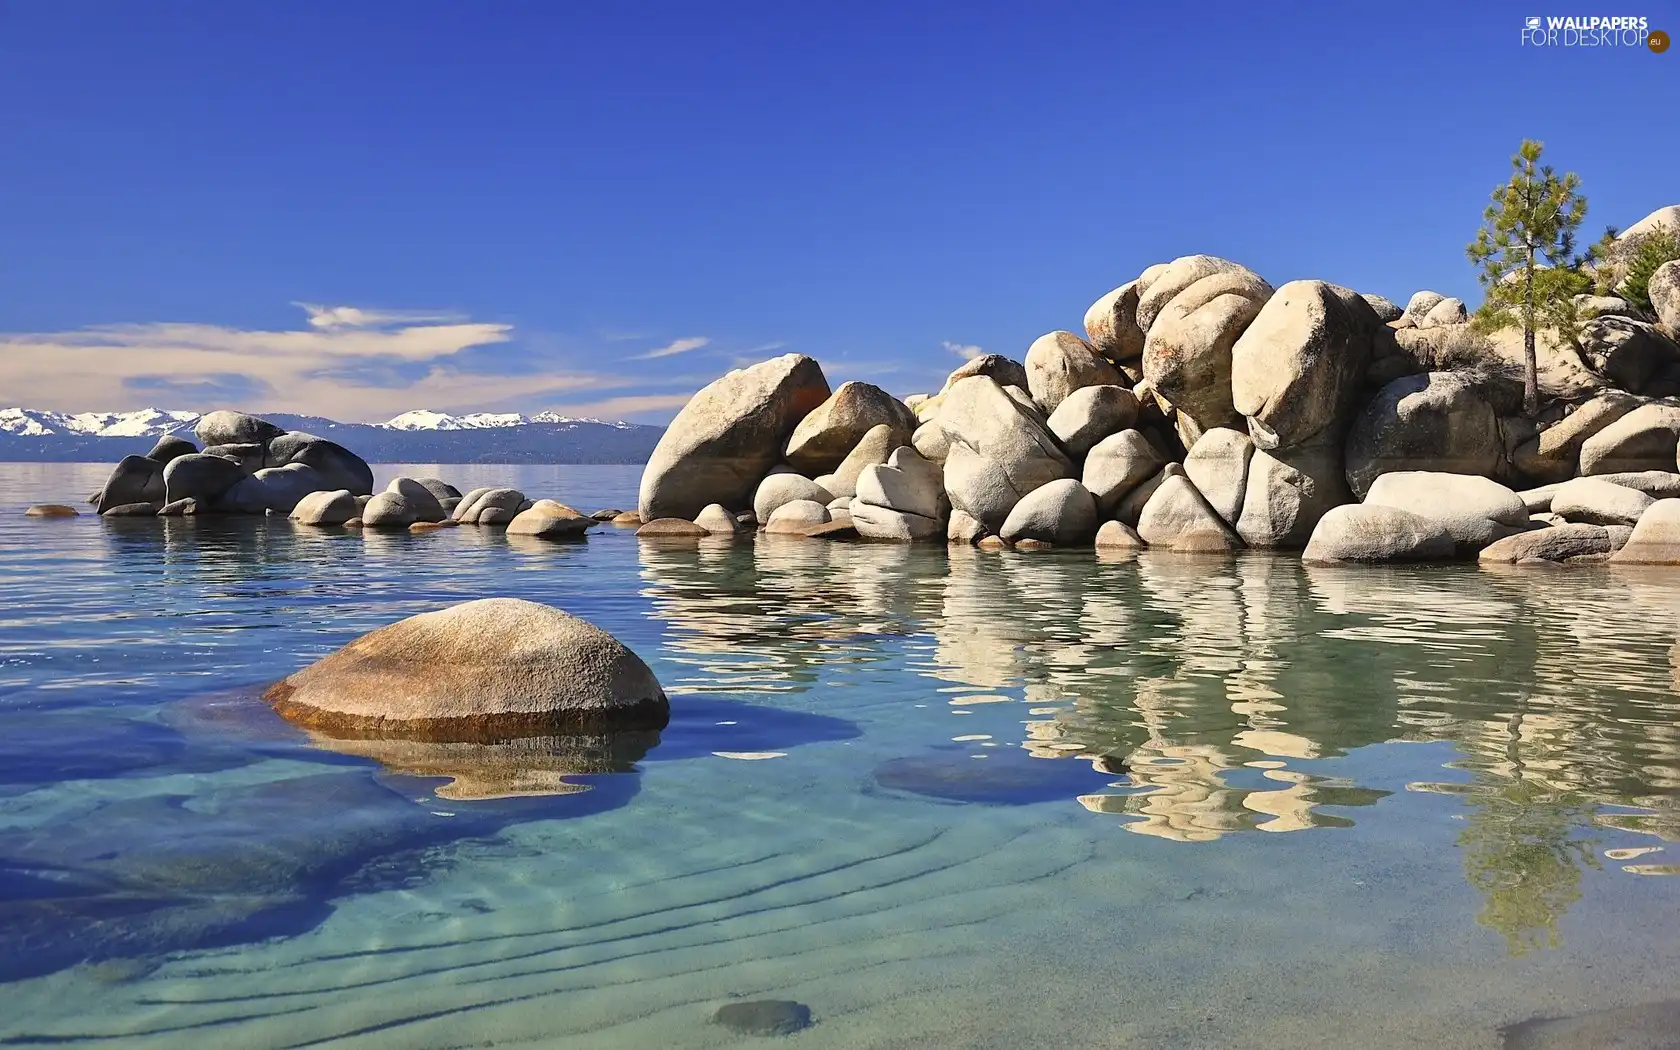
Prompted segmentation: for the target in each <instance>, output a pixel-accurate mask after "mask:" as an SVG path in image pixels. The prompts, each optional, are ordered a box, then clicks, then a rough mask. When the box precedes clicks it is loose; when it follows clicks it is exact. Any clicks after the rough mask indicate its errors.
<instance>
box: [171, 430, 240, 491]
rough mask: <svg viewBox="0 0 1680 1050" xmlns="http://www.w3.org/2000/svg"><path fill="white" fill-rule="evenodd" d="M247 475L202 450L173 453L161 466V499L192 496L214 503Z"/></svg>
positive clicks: (236, 465) (235, 465) (229, 460)
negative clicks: (179, 453) (184, 454)
mask: <svg viewBox="0 0 1680 1050" xmlns="http://www.w3.org/2000/svg"><path fill="white" fill-rule="evenodd" d="M216 414H217V413H214V412H212V413H211V415H216ZM206 418H208V417H206ZM249 476H250V475H249V474H248V473H247V472H246V470H245V468H244V467H241V466H240V465H239V464H238V463H235V462H234V461H233V460H231V459H223V458H222V457H221V456H206V455H203V454H202V453H198V454H194V455H191V456H177V457H175V458H174V459H172V460H170V461H169V462H168V463H166V464H164V467H163V490H164V498H163V502H165V503H174V502H175V501H176V500H178V499H194V500H197V501H198V502H199V503H201V504H205V505H209V504H214V503H215V502H216V501H217V500H219V499H221V498H222V496H223V494H225V493H226V492H227V490H228V489H231V488H233V486H235V485H237V484H238V483H239V481H240V479H242V478H246V477H249Z"/></svg>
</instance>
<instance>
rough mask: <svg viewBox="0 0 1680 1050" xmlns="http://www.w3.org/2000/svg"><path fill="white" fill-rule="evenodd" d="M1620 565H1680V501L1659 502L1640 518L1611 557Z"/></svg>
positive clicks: (1665, 500) (1663, 500)
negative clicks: (1619, 548)
mask: <svg viewBox="0 0 1680 1050" xmlns="http://www.w3.org/2000/svg"><path fill="white" fill-rule="evenodd" d="M1610 561H1611V562H1612V563H1613V564H1617V565H1680V499H1660V500H1657V501H1656V502H1655V503H1653V504H1651V506H1650V507H1648V508H1647V509H1646V511H1645V513H1644V514H1641V515H1640V516H1639V523H1638V524H1637V525H1635V526H1634V527H1633V535H1632V536H1630V537H1629V538H1628V541H1627V543H1626V544H1624V545H1623V547H1622V549H1621V550H1619V551H1617V552H1616V553H1614V554H1612V555H1611V556H1610Z"/></svg>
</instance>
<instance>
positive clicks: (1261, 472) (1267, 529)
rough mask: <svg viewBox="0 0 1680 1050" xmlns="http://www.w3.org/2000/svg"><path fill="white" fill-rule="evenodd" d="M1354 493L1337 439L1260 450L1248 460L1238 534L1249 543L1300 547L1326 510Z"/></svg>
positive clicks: (1284, 547)
mask: <svg viewBox="0 0 1680 1050" xmlns="http://www.w3.org/2000/svg"><path fill="white" fill-rule="evenodd" d="M1352 498H1353V494H1352V493H1351V492H1349V491H1348V487H1347V480H1346V478H1345V476H1344V472H1343V469H1342V449H1341V445H1340V444H1339V443H1338V442H1335V441H1331V440H1327V439H1325V438H1323V437H1321V438H1320V439H1319V440H1317V441H1315V442H1309V443H1308V444H1305V445H1297V446H1295V447H1294V448H1287V449H1272V450H1270V451H1268V450H1266V449H1259V448H1257V449H1255V450H1254V454H1253V456H1251V457H1250V459H1249V461H1248V480H1247V483H1246V485H1245V488H1244V491H1243V501H1242V512H1241V514H1240V515H1239V516H1238V518H1237V535H1239V536H1241V537H1242V540H1243V542H1244V543H1246V544H1248V545H1249V546H1250V547H1259V548H1261V549H1286V550H1297V549H1300V548H1301V547H1304V546H1306V543H1307V540H1308V539H1309V538H1311V536H1312V533H1313V529H1314V528H1315V527H1316V526H1317V525H1318V522H1319V520H1320V519H1321V518H1323V517H1324V515H1325V514H1326V513H1327V512H1328V511H1330V510H1331V509H1332V508H1334V507H1339V506H1341V505H1342V504H1344V503H1347V502H1348V501H1349V500H1351V499H1352Z"/></svg>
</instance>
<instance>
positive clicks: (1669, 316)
mask: <svg viewBox="0 0 1680 1050" xmlns="http://www.w3.org/2000/svg"><path fill="white" fill-rule="evenodd" d="M1645 294H1646V295H1648V296H1650V298H1651V308H1652V309H1653V310H1655V311H1656V314H1657V321H1658V323H1660V324H1661V325H1662V326H1663V327H1664V328H1666V329H1668V334H1669V336H1670V337H1671V338H1674V339H1680V259H1671V260H1670V261H1668V262H1665V263H1663V264H1662V265H1661V266H1659V267H1657V268H1656V269H1655V270H1654V271H1652V273H1651V279H1650V280H1649V281H1648V282H1646V285H1645Z"/></svg>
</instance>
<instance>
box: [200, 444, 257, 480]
mask: <svg viewBox="0 0 1680 1050" xmlns="http://www.w3.org/2000/svg"><path fill="white" fill-rule="evenodd" d="M204 455H206V456H220V457H222V458H223V459H231V460H233V461H234V462H235V463H238V464H239V465H240V466H241V467H243V468H244V469H245V470H246V472H247V473H255V472H257V471H259V470H261V469H263V467H264V466H266V465H267V462H268V447H267V446H266V445H259V444H256V443H254V442H249V443H246V444H243V445H206V446H204Z"/></svg>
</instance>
